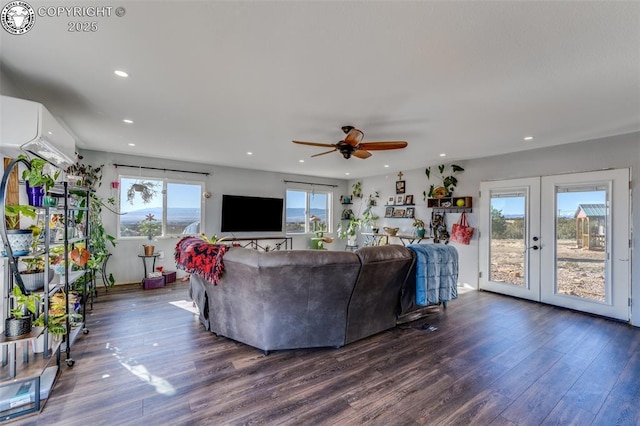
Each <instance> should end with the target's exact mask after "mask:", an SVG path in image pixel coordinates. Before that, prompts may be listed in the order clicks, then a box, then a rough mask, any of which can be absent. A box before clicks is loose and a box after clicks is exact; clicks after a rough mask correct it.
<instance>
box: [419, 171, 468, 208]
mask: <svg viewBox="0 0 640 426" xmlns="http://www.w3.org/2000/svg"><path fill="white" fill-rule="evenodd" d="M449 168H450V169H451V171H447V170H448V169H447V166H446V165H444V164H440V165H439V166H438V171H439V172H440V181H441V183H440V184H431V186H429V192H426V191H424V192H423V193H422V196H423V199H425V200H426V199H427V197H428V198H443V197H451V195H452V194H453V191H454V190H455V188H456V186H457V185H458V179H457V178H456V177H455V174H456V173H458V172H463V171H464V169H463V168H462V167H460V166H458V165H457V164H451V165H450V166H449ZM424 173H425V174H426V175H427V179H430V178H431V167H427V168H426V169H425V171H424Z"/></svg>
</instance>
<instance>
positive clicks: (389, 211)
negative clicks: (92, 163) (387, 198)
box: [384, 207, 393, 217]
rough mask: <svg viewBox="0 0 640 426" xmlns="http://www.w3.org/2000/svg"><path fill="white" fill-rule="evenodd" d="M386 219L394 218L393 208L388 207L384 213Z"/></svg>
mask: <svg viewBox="0 0 640 426" xmlns="http://www.w3.org/2000/svg"><path fill="white" fill-rule="evenodd" d="M384 217H393V207H387V209H386V210H385V211H384Z"/></svg>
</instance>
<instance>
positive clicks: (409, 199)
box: [404, 195, 413, 204]
mask: <svg viewBox="0 0 640 426" xmlns="http://www.w3.org/2000/svg"><path fill="white" fill-rule="evenodd" d="M404 203H405V204H413V195H405V197H404Z"/></svg>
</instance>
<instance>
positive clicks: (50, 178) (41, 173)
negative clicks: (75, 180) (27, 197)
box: [18, 155, 60, 191]
mask: <svg viewBox="0 0 640 426" xmlns="http://www.w3.org/2000/svg"><path fill="white" fill-rule="evenodd" d="M18 158H19V159H22V160H26V161H28V162H29V163H30V164H31V168H30V169H28V170H25V171H23V172H22V179H23V180H25V181H27V182H29V186H31V187H32V188H34V187H36V186H42V187H44V189H45V191H48V190H50V189H51V188H53V186H54V185H55V184H56V179H58V176H60V170H58V169H56V171H55V172H53V174H50V173H47V172H45V166H47V165H49V166H50V167H54V166H52V165H50V164H49V163H48V162H46V161H45V160H43V159H41V158H37V157H36V158H32V159H29V158H28V157H27V156H26V155H19V156H18Z"/></svg>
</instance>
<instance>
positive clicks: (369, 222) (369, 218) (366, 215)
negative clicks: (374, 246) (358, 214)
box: [361, 191, 380, 232]
mask: <svg viewBox="0 0 640 426" xmlns="http://www.w3.org/2000/svg"><path fill="white" fill-rule="evenodd" d="M376 198H380V193H379V192H378V191H376V192H375V193H373V194H369V195H368V197H367V204H366V208H365V209H364V211H363V212H362V221H361V226H362V227H367V226H368V227H370V228H371V230H372V231H373V232H375V229H376V228H377V225H376V221H377V220H378V219H380V216H378V215H376V214H375V213H374V212H373V208H374V207H375V206H376V205H377V202H376Z"/></svg>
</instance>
